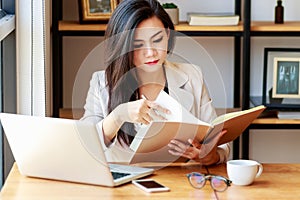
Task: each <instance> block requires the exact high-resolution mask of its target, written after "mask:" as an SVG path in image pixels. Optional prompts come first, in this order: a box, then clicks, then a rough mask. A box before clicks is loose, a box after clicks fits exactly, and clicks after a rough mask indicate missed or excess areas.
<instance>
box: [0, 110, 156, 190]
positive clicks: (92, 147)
mask: <svg viewBox="0 0 300 200" xmlns="http://www.w3.org/2000/svg"><path fill="white" fill-rule="evenodd" d="M0 119H1V123H2V126H3V129H4V132H5V134H6V137H7V140H8V142H9V145H10V147H11V150H12V153H13V156H14V158H15V160H16V163H17V165H18V168H19V171H20V173H21V174H22V175H25V176H29V177H38V178H46V179H54V180H62V181H69V182H77V183H85V184H92V185H101V186H109V187H114V186H117V185H121V184H124V183H127V182H130V181H131V180H134V179H138V178H141V177H144V176H147V175H150V174H152V173H153V172H154V169H152V168H144V167H137V166H129V165H119V164H109V163H107V161H106V159H105V155H104V151H103V149H102V146H101V144H100V141H99V137H98V132H97V130H96V127H95V125H94V124H92V123H88V122H83V121H79V120H71V119H61V118H50V117H37V116H28V115H19V114H8V113H1V114H0Z"/></svg>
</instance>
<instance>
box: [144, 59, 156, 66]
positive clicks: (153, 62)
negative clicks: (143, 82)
mask: <svg viewBox="0 0 300 200" xmlns="http://www.w3.org/2000/svg"><path fill="white" fill-rule="evenodd" d="M158 61H159V60H153V61H150V62H146V64H147V65H156V64H157V63H158Z"/></svg>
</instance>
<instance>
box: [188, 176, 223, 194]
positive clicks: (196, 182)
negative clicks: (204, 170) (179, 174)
mask: <svg viewBox="0 0 300 200" xmlns="http://www.w3.org/2000/svg"><path fill="white" fill-rule="evenodd" d="M188 177H189V181H190V183H191V185H192V186H193V187H194V188H197V189H201V188H202V187H204V185H205V183H206V180H210V185H211V187H212V188H213V189H214V190H216V191H218V192H223V191H225V190H226V189H227V187H228V185H227V183H226V181H225V180H224V179H223V178H222V177H218V176H212V175H208V176H205V175H204V174H200V173H191V174H189V176H188Z"/></svg>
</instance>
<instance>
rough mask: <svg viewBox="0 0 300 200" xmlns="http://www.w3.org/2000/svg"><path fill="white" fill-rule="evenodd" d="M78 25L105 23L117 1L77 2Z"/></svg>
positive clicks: (79, 0) (89, 0) (84, 0)
mask: <svg viewBox="0 0 300 200" xmlns="http://www.w3.org/2000/svg"><path fill="white" fill-rule="evenodd" d="M78 3H79V6H78V7H79V20H80V23H96V22H107V21H108V20H109V18H110V16H111V14H112V12H113V11H114V9H115V8H116V7H117V4H118V0H78Z"/></svg>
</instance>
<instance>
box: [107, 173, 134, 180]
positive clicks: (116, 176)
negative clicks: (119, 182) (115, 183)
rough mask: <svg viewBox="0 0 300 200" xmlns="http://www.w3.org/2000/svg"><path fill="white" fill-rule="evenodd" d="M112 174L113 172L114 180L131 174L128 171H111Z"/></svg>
mask: <svg viewBox="0 0 300 200" xmlns="http://www.w3.org/2000/svg"><path fill="white" fill-rule="evenodd" d="M111 174H112V176H113V178H114V180H116V179H118V178H122V177H124V176H128V175H130V174H128V173H122V172H111Z"/></svg>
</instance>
